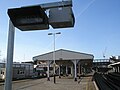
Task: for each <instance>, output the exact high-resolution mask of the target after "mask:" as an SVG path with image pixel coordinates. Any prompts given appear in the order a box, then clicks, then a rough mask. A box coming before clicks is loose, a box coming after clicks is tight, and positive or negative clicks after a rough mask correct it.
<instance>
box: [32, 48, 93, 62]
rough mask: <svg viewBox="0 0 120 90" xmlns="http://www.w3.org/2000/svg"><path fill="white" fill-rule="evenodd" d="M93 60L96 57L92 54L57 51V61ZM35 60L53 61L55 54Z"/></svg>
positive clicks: (35, 59) (39, 56) (38, 57)
mask: <svg viewBox="0 0 120 90" xmlns="http://www.w3.org/2000/svg"><path fill="white" fill-rule="evenodd" d="M93 58H94V56H93V55H92V54H86V53H80V52H75V51H70V50H64V49H60V50H56V51H55V60H88V59H93ZM33 60H34V61H37V60H39V61H43V60H46V61H47V60H53V52H49V53H45V54H42V55H38V56H34V57H33Z"/></svg>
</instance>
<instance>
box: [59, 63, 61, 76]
mask: <svg viewBox="0 0 120 90" xmlns="http://www.w3.org/2000/svg"><path fill="white" fill-rule="evenodd" d="M60 72H61V68H60V65H59V78H61V75H60V74H61V73H60Z"/></svg>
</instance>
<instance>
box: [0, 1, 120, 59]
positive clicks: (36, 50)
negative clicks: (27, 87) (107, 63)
mask: <svg viewBox="0 0 120 90" xmlns="http://www.w3.org/2000/svg"><path fill="white" fill-rule="evenodd" d="M57 1H62V0H1V1H0V51H1V57H0V58H6V52H7V39H8V20H9V17H8V15H7V9H8V8H15V7H21V6H27V5H35V4H42V3H48V2H57ZM73 11H74V16H75V19H76V22H75V26H74V28H66V29H52V27H51V28H50V29H49V30H45V31H29V32H22V31H20V30H18V29H16V30H15V47H14V61H30V60H32V57H33V56H36V55H39V54H43V53H46V52H49V51H52V50H53V37H52V36H48V33H49V32H59V31H60V32H61V35H57V36H56V49H61V48H62V49H68V50H73V51H78V52H84V53H90V54H93V55H94V57H95V58H103V52H105V55H106V58H109V56H111V55H120V40H119V37H120V0H73Z"/></svg>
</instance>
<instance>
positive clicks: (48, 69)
mask: <svg viewBox="0 0 120 90" xmlns="http://www.w3.org/2000/svg"><path fill="white" fill-rule="evenodd" d="M51 62H52V61H50V60H48V61H47V80H48V81H50V63H51Z"/></svg>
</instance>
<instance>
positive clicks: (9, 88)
mask: <svg viewBox="0 0 120 90" xmlns="http://www.w3.org/2000/svg"><path fill="white" fill-rule="evenodd" d="M14 33H15V27H14V25H13V24H12V22H11V20H9V35H8V47H7V63H6V78H5V87H4V90H12V65H13V51H14Z"/></svg>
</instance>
